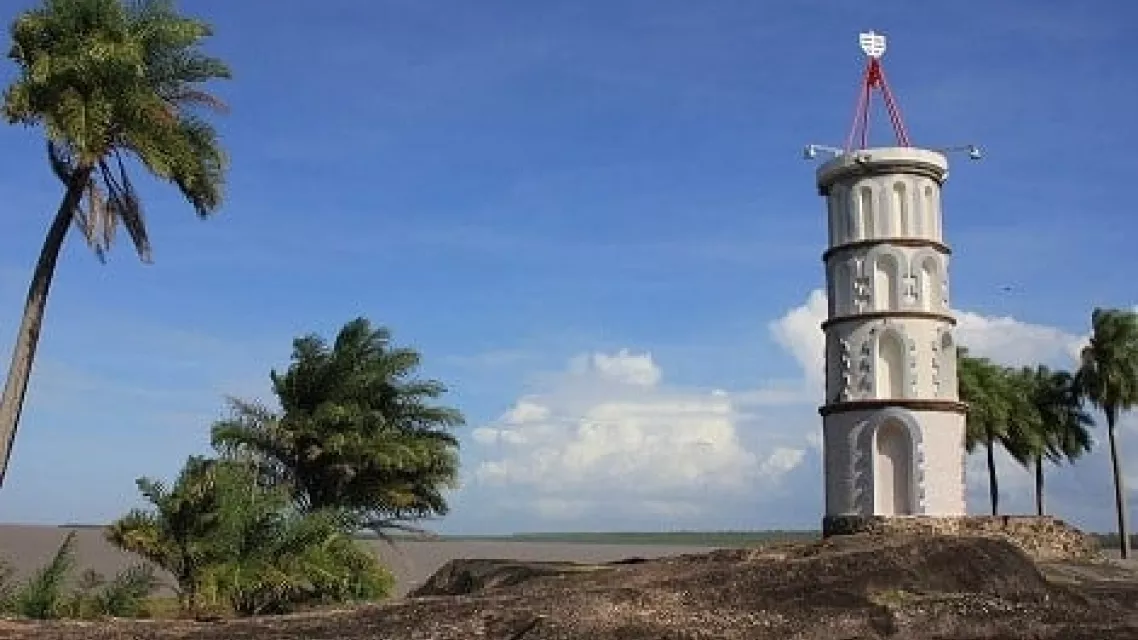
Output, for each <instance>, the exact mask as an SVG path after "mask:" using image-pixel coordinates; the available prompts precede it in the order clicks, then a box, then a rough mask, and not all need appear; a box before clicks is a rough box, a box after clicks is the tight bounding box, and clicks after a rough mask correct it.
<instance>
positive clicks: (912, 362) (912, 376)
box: [907, 338, 918, 398]
mask: <svg viewBox="0 0 1138 640" xmlns="http://www.w3.org/2000/svg"><path fill="white" fill-rule="evenodd" d="M907 341H908V347H909V349H908V351H909V395H910V396H911V397H913V398H916V397H917V396H918V393H917V391H918V390H917V378H918V376H917V341H916V340H913V339H912V338H908V340H907Z"/></svg>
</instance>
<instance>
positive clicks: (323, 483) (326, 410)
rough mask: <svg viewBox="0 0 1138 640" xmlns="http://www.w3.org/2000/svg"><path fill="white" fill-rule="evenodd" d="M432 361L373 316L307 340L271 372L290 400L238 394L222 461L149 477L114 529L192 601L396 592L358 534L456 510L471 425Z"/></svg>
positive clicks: (275, 603) (264, 605)
mask: <svg viewBox="0 0 1138 640" xmlns="http://www.w3.org/2000/svg"><path fill="white" fill-rule="evenodd" d="M420 360H421V357H420V355H419V353H418V352H416V351H415V350H413V349H410V348H407V347H396V346H394V345H392V344H391V334H390V331H389V330H388V329H386V328H384V327H379V328H374V327H373V326H372V325H371V323H370V322H369V321H368V320H367V319H365V318H357V319H355V320H352V321H351V322H349V323H347V324H346V325H345V326H344V327H343V328H342V329H341V330H340V332H339V333H338V335H337V337H336V340H335V342H334V343H333V345H331V346H329V345H327V344H326V343H325V342H324V340H322V339H321V338H320V337H319V336H317V335H307V336H304V337H301V338H298V339H297V340H296V341H294V345H293V356H292V363H291V365H290V367H289V369H288V370H287V371H286V372H285V373H283V374H278V373H277V372H275V371H274V372H272V373H271V379H272V382H273V388H274V391H275V392H276V395H277V397H278V400H279V402H280V405H281V408H280V410H273V409H271V408H269V407H266V406H264V405H262V404H259V403H254V402H248V401H243V400H238V399H232V400H231V401H230V406H231V409H232V416H231V417H229V418H227V419H225V420H222V421H219V422H218V423H216V424H215V425H214V426H213V441H214V446H215V448H216V450H217V452H218V455H217V457H215V458H207V457H200V456H192V457H190V458H189V459H188V460H187V461H186V464H185V467H184V468H183V469H182V471H181V473H180V475H179V476H178V478H177V480H176V481H175V482H174V483H173V484H171V485H170V486H169V487H167V486H166V485H165V484H163V483H161V482H158V481H154V480H151V479H147V478H142V479H139V480H138V487H139V490H140V491H141V493H142V495H143V496H144V497H145V498H146V500H147V501H148V502H149V503H150V508H148V509H137V510H134V511H131V512H130V513H128V514H127V515H125V516H124V517H122V518H120V519H119V520H118V521H116V522H115V523H113V524H112V525H111V527H110V529H109V531H108V534H107V538H108V540H110V541H111V542H112V543H113V544H115V545H117V546H118V547H120V548H122V549H125V550H127V551H131V552H134V553H136V554H139V555H140V556H142V557H143V558H145V559H147V560H149V561H150V562H152V563H154V564H155V565H157V566H160V567H162V568H164V569H166V570H167V571H169V572H170V573H171V574H172V575H173V576H174V579H175V581H176V582H177V586H178V594H179V599H180V604H181V607H182V609H183V610H184V611H185V612H187V613H190V614H197V613H199V612H200V611H201V610H202V607H203V606H204V607H206V608H216V607H219V606H220V607H222V608H224V609H226V610H231V611H234V612H236V613H239V614H248V615H256V614H265V613H281V612H285V611H290V610H292V609H295V608H297V607H305V606H312V605H318V604H325V603H338V602H346V601H359V600H372V599H375V598H379V597H382V596H384V595H386V594H387V593H388V591H389V590H390V587H391V585H392V579H391V576H390V574H389V573H387V571H386V570H384V569H383V568H382V567H381V566H380V565H379V564H378V561H377V559H376V557H375V555H374V554H373V553H371V552H368V551H366V550H364V549H363V548H362V547H360V546H358V545H357V544H356V542H355V539H354V534H355V533H356V532H357V531H359V530H360V528H363V527H367V528H371V529H373V530H375V531H377V532H380V533H381V534H384V533H385V532H386V531H387V530H390V529H392V528H396V529H416V530H418V529H417V527H415V526H414V525H413V523H414V522H415V521H418V520H420V519H423V518H427V517H430V516H433V515H441V514H444V513H446V511H447V502H446V499H445V496H444V491H445V490H446V489H448V488H451V487H453V486H454V484H455V480H456V478H457V475H458V442H457V439H456V438H455V437H454V435H453V434H452V433H451V432H450V429H451V428H452V427H455V426H457V425H459V424H461V423H462V422H463V418H462V415H461V414H460V413H459V412H458V411H456V410H454V409H452V408H449V407H445V406H440V405H436V404H433V402H432V401H433V400H434V399H435V398H438V397H439V396H441V395H442V394H443V393H445V391H446V388H445V387H444V386H443V385H442V384H441V383H440V382H437V381H434V380H422V379H419V378H417V377H416V376H415V372H416V370H417V368H418V365H419V362H420Z"/></svg>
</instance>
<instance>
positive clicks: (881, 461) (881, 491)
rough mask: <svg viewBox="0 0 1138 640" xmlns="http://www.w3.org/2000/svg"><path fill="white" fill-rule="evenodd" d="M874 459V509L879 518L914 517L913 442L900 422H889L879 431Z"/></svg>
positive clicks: (878, 429)
mask: <svg viewBox="0 0 1138 640" xmlns="http://www.w3.org/2000/svg"><path fill="white" fill-rule="evenodd" d="M874 440H876V445H877V446H876V447H875V448H876V451H875V452H874V453H875V455H874V458H876V460H875V462H876V464H874V465H873V466H874V474H873V475H874V478H873V480H874V482H873V484H874V485H875V486H874V502H875V504H874V509H873V512H874V514H876V515H882V516H903V515H911V514H912V513H913V511H914V509H913V499H912V470H913V443H912V439H911V438H910V437H909V430H908V429H907V428H906V427H905V425H903V424H901V423H900V422H899V421H897V420H895V419H893V420H887V421H885V423H883V424H882V425H881V426H880V427H878V428H877V433H876V437H875V438H874Z"/></svg>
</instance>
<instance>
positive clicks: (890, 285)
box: [873, 253, 901, 311]
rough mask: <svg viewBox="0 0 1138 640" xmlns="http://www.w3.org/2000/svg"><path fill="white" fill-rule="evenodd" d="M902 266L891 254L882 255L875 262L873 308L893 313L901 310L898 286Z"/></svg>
mask: <svg viewBox="0 0 1138 640" xmlns="http://www.w3.org/2000/svg"><path fill="white" fill-rule="evenodd" d="M900 277H901V264H900V263H899V262H898V261H897V257H896V256H894V255H893V254H891V253H882V254H879V255H878V256H877V258H876V259H875V260H874V261H873V308H874V309H875V310H877V311H891V310H896V309H900V308H901V302H900V297H899V292H898V284H899V280H900Z"/></svg>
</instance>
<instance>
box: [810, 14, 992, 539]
mask: <svg viewBox="0 0 1138 640" xmlns="http://www.w3.org/2000/svg"><path fill="white" fill-rule="evenodd" d="M861 43H862V49H863V51H865V53H866V54H867V55H868V56H869V64H868V65H867V68H866V73H865V77H864V84H863V87H862V93H861V97H860V99H859V101H858V110H857V113H856V115H855V119H854V127H853V131H852V132H851V134H850V138H849V141H848V143H847V147H846V149H844V150H840V149H833V148H829V147H820V146H817V145H811V146H810V147H807V156H808V157H810V158H813V157H815V156H816V155H817V153H818V151H819V150H824V151H829V152H831V153H833V154H834V156H835V157H834V158H833V159H832V160H830V161H828V162H826V163H825V164H823V165H822V166H821V167H819V168H818V171H817V183H818V190H819V192H820V194H821V195H822V196H824V197H825V198H826V203H827V211H828V220H829V248H828V249H827V250H826V252H825V254H824V255H823V261H824V262H825V268H826V284H827V292H828V297H829V313H828V316H829V317H828V319H827V320H826V321H825V322H824V323H823V324H822V330H823V331H824V332H825V335H826V398H825V403H824V405H823V406H822V407H821V409H820V413H821V414H822V429H823V441H824V465H825V466H824V468H825V493H826V513H825V515H826V517H825V519H824V521H823V529H824V530H826V531H827V532H838V531H839V530H841V529H845V528H847V527H848V526H849V523H848V522H846V521H848V520H849V519H850V517H851V516H852V517H855V519H856V518H857V517H866V516H911V515H929V516H961V515H964V513H965V505H964V457H965V450H964V419H965V410H966V406H965V405H964V404H963V403H961V402H960V401H959V398H958V396H957V381H956V344H955V340H954V339H953V329H954V326H955V324H956V320H955V318H954V317H953V315H952V312H951V310H950V308H949V298H948V261H949V254H950V250H949V247H948V246H947V245H946V244H945V242H944V235H943V231H942V229H943V225H942V218H941V207H940V190H941V186H942V185H943V184H944V181H945V179H946V177H947V175H948V161H947V159H946V157H945V155H944V154H943V153H940V152H937V151H930V150H924V149H917V148H913V147H911V146H909V143H908V136H907V135H906V133H905V129H904V126H903V124H902V122H901V118H900V112H899V110H898V109H897V107H896V104H895V103H894V101H893V99H892V95H891V94H890V92H889V89H888V86H887V85H886V84H885V77H884V73H883V71H882V68H881V64H880V56H881V55H882V54H883V53H884V50H885V40H884V37H883V36H880V35H878V34H874V33H872V32H870V33H868V34H862V37H861ZM873 89H880V90H881V92H882V94H883V96H884V98H885V103H886V106H887V107H888V109H889V115H890V117H891V119H892V121H893V127H894V130H895V132H896V134H897V138H898V146H893V147H881V148H869V149H867V148H865V145H866V141H867V137H868V132H867V128H868V109H869V98H870V95H871V92H872V90H873ZM859 134H860V142H861V145H860V146H859V147H856V148H855V143H856V142H858V141H859ZM967 149H968V150H969V152H970V155H972V157H979V152H978V151H977V150H976V149H975V148H974V147H968V148H967ZM843 522H846V524H842V523H843Z"/></svg>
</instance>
